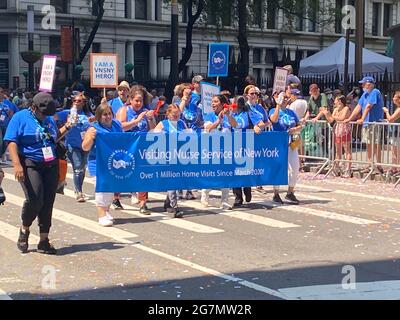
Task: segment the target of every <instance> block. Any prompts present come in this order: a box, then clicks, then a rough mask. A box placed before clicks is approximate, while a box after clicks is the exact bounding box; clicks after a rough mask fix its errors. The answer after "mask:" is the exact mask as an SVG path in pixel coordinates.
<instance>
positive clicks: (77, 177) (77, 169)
mask: <svg viewBox="0 0 400 320" xmlns="http://www.w3.org/2000/svg"><path fill="white" fill-rule="evenodd" d="M88 155H89V152H85V151H83V150H82V149H79V148H73V147H71V146H68V159H69V160H70V161H71V164H72V168H73V170H74V185H75V192H78V193H81V192H82V186H83V180H84V179H85V172H86V165H87V159H88Z"/></svg>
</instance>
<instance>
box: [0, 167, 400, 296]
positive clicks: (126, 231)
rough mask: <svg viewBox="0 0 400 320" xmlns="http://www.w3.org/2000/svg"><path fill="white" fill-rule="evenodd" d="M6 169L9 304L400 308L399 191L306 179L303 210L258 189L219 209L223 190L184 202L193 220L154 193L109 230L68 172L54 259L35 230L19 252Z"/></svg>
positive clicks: (89, 185)
mask: <svg viewBox="0 0 400 320" xmlns="http://www.w3.org/2000/svg"><path fill="white" fill-rule="evenodd" d="M4 171H5V174H6V176H5V179H4V181H3V188H4V190H5V192H6V196H7V202H6V204H5V206H1V207H0V261H1V264H0V300H1V299H15V300H23V299H63V300H64V299H67V300H75V299H122V300H126V299H132V300H138V299H145V300H147V299H168V300H169V299H170V300H185V299H207V300H219V299H233V300H236V299H259V300H271V299H284V300H292V299H399V298H400V232H399V230H400V221H399V213H400V198H399V196H398V194H399V188H397V189H395V188H394V187H393V185H392V184H383V183H378V182H373V181H368V182H367V183H366V184H361V183H360V180H357V179H346V180H343V179H340V178H333V177H329V178H328V179H326V180H318V179H317V180H311V177H312V175H311V174H305V173H303V174H301V177H300V181H299V184H298V187H297V189H296V190H297V192H296V195H297V196H298V198H299V200H300V201H301V205H300V206H293V205H289V204H285V205H283V206H276V205H274V204H273V203H272V202H271V199H272V188H271V187H265V188H264V189H265V190H266V194H262V193H260V192H256V191H255V189H254V190H253V201H252V203H251V204H248V205H245V206H243V207H242V208H240V209H236V210H233V211H221V210H220V209H218V204H219V195H220V192H218V191H214V192H213V193H212V195H213V197H212V199H211V203H212V204H214V205H215V207H209V208H206V209H204V208H202V207H201V205H200V201H199V200H195V201H185V200H182V201H181V204H180V206H181V208H182V209H183V210H184V212H185V217H184V219H170V218H169V217H167V216H166V215H165V213H164V212H163V200H164V197H165V195H164V194H156V193H151V194H150V199H151V201H150V202H149V208H150V210H151V211H152V215H151V216H144V215H141V214H140V213H139V211H138V208H136V207H134V206H130V198H129V197H127V195H126V196H124V197H123V199H122V203H123V205H124V206H125V210H124V211H112V212H111V213H112V215H113V216H114V217H115V218H116V221H115V225H114V227H112V228H104V227H101V226H99V224H98V222H97V218H96V217H97V215H96V208H95V206H94V201H93V199H94V184H93V179H92V178H90V177H88V178H86V180H85V184H84V192H85V193H86V194H87V195H88V197H89V198H90V200H89V201H87V202H86V203H77V202H76V200H75V196H74V192H73V182H72V174H71V168H70V167H69V173H68V185H67V187H66V190H65V195H57V199H56V201H55V210H54V211H53V226H52V229H51V233H50V239H51V241H52V242H53V244H54V245H55V247H56V248H57V249H58V254H57V255H56V256H47V255H42V254H39V253H37V252H36V244H37V242H38V228H37V224H36V222H35V224H34V225H33V226H32V228H31V236H30V239H29V240H30V250H29V252H28V253H27V254H21V253H19V251H18V249H17V247H16V240H17V237H18V227H19V224H20V211H21V206H22V205H23V199H24V197H23V193H22V189H21V187H20V185H19V184H18V183H17V182H16V181H15V180H14V175H13V170H12V168H11V167H10V166H6V167H5V168H4ZM321 179H322V176H321ZM195 194H196V195H197V196H198V197H199V195H200V193H199V192H196V193H195ZM284 195H285V193H284V189H283V188H282V193H281V196H282V198H284ZM214 196H216V197H214ZM231 201H232V203H233V195H232V194H231Z"/></svg>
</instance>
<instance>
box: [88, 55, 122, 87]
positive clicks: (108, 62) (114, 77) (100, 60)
mask: <svg viewBox="0 0 400 320" xmlns="http://www.w3.org/2000/svg"><path fill="white" fill-rule="evenodd" d="M90 86H91V87H92V88H115V87H117V86H118V56H117V55H116V54H113V53H92V54H90Z"/></svg>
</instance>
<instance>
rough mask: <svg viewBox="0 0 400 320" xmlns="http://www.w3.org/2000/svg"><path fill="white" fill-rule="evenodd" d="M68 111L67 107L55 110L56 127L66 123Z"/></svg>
mask: <svg viewBox="0 0 400 320" xmlns="http://www.w3.org/2000/svg"><path fill="white" fill-rule="evenodd" d="M69 113H70V110H69V109H68V110H62V111H58V112H56V116H57V120H56V124H57V127H59V128H60V127H62V126H63V125H64V124H66V123H67V121H68V116H69Z"/></svg>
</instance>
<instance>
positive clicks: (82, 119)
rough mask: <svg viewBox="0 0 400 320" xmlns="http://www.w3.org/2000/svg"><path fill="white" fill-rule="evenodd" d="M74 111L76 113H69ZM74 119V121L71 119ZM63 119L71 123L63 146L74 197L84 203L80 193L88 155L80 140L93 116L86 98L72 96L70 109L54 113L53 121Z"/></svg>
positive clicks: (80, 94) (79, 95) (82, 95)
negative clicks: (70, 165) (68, 165)
mask: <svg viewBox="0 0 400 320" xmlns="http://www.w3.org/2000/svg"><path fill="white" fill-rule="evenodd" d="M71 110H74V111H76V113H75V114H74V113H71V112H72V111H71ZM72 117H74V119H72ZM65 118H67V119H69V120H70V121H71V123H72V128H71V130H69V132H68V133H67V135H66V139H65V144H66V146H67V148H68V152H67V155H68V159H69V161H71V164H72V169H73V173H74V186H75V196H76V200H77V201H78V202H85V201H86V199H85V195H84V194H83V192H82V186H83V181H84V180H85V172H86V165H87V158H88V155H89V153H88V152H86V151H83V149H82V140H83V137H84V136H85V133H86V130H87V129H89V127H90V121H92V120H93V115H92V113H91V112H90V111H89V107H88V105H87V98H86V96H85V95H84V94H83V93H81V92H79V93H78V94H76V95H75V96H74V99H73V101H72V108H71V109H70V110H64V111H61V112H58V113H56V115H55V116H54V120H56V121H63V120H64V119H65Z"/></svg>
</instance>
